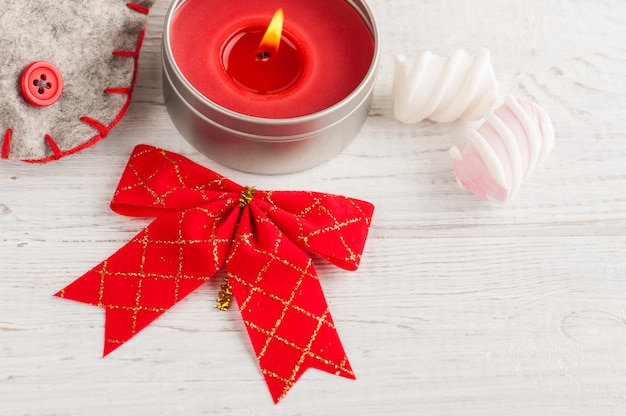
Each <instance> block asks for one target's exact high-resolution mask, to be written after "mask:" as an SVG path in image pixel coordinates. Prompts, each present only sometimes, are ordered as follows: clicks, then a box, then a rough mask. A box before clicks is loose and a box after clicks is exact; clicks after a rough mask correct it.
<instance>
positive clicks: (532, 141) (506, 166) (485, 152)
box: [450, 95, 554, 202]
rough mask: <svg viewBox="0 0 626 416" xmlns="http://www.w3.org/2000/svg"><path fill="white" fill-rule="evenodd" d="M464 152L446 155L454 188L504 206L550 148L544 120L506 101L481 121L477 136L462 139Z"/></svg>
mask: <svg viewBox="0 0 626 416" xmlns="http://www.w3.org/2000/svg"><path fill="white" fill-rule="evenodd" d="M465 136H466V138H467V144H466V145H465V147H464V148H463V152H461V151H459V149H457V148H456V147H452V148H451V149H450V156H451V158H452V168H453V170H454V174H455V176H456V179H457V182H458V183H459V184H460V185H461V186H462V187H463V188H465V189H467V190H468V191H470V192H472V193H474V194H476V195H478V196H479V197H481V198H483V199H488V200H491V201H497V202H505V201H507V200H509V199H510V198H511V197H513V196H514V195H515V194H516V193H517V191H518V189H519V187H520V185H521V183H522V181H523V180H524V179H525V178H526V177H527V176H528V175H529V174H530V173H531V172H532V171H533V169H534V168H535V166H536V165H537V163H539V162H541V161H542V160H544V159H545V158H546V156H547V155H548V154H549V153H550V152H551V151H552V148H553V147H554V128H553V126H552V122H551V121H550V117H549V116H548V114H547V113H546V112H545V110H543V109H542V108H541V107H539V106H538V105H537V104H535V103H533V102H530V101H528V100H525V99H521V98H515V97H513V96H511V95H509V96H507V97H506V100H505V102H504V104H502V105H501V106H500V107H498V108H496V109H495V110H493V111H490V112H489V113H487V114H486V115H485V122H484V123H483V124H482V125H481V126H480V128H479V129H478V130H474V129H469V130H467V131H466V134H465Z"/></svg>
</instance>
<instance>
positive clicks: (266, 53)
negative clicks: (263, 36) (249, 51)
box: [256, 51, 272, 61]
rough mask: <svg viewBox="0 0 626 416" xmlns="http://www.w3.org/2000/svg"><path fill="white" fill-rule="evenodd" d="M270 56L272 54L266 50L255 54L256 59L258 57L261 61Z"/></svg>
mask: <svg viewBox="0 0 626 416" xmlns="http://www.w3.org/2000/svg"><path fill="white" fill-rule="evenodd" d="M270 56H272V54H271V53H269V52H267V51H264V52H259V53H257V55H256V57H257V59H260V60H262V61H267V60H268V59H270Z"/></svg>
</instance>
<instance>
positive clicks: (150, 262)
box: [56, 145, 374, 402]
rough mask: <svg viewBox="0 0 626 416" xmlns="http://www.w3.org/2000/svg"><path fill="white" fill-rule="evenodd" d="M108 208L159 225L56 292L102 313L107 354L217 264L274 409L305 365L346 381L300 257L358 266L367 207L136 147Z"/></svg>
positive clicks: (326, 314) (333, 334) (340, 354)
mask: <svg viewBox="0 0 626 416" xmlns="http://www.w3.org/2000/svg"><path fill="white" fill-rule="evenodd" d="M111 209H112V210H114V211H115V212H117V213H120V214H123V215H129V216H141V217H145V216H154V217H156V219H155V220H154V221H153V222H152V223H150V224H149V225H148V226H147V227H146V228H144V229H143V231H141V232H140V233H139V234H138V235H136V236H135V237H134V238H133V239H132V240H131V241H129V242H128V243H127V244H126V245H125V246H123V247H122V248H121V249H120V250H118V251H117V252H116V253H114V254H113V255H112V256H111V257H109V258H108V259H106V260H104V261H103V262H102V263H100V264H99V265H98V266H96V267H95V268H93V269H92V270H90V271H89V272H87V273H86V274H84V275H83V276H82V277H80V278H78V279H77V280H75V281H74V282H73V283H71V284H70V285H68V286H67V287H66V288H65V289H63V290H61V291H60V292H58V293H57V294H56V296H59V297H62V298H68V299H73V300H76V301H79V302H84V303H89V304H91V305H96V306H99V307H101V308H104V309H105V311H106V324H105V342H104V355H105V356H106V355H107V354H109V353H110V352H112V351H113V350H115V349H116V348H118V347H119V346H120V345H122V344H123V343H125V342H126V341H128V340H129V339H130V338H132V337H133V336H134V335H135V334H137V332H139V331H141V330H142V329H143V328H145V327H146V326H147V325H149V324H150V323H151V322H152V321H153V320H155V319H156V318H157V317H159V316H160V315H161V314H162V313H164V312H165V311H167V310H168V309H169V308H171V307H172V306H174V305H175V304H176V303H177V302H179V301H180V300H182V299H183V298H184V297H185V296H187V295H188V294H189V293H191V292H192V291H194V290H195V289H196V288H198V287H199V286H200V285H201V284H202V283H204V282H205V281H207V280H208V279H209V278H211V276H213V275H214V274H215V273H216V272H217V271H218V270H219V269H220V268H221V267H222V265H223V264H224V263H225V264H226V273H227V280H228V283H229V284H230V287H229V288H228V290H230V289H231V288H232V293H233V295H234V296H235V298H236V300H237V303H238V305H239V309H240V311H241V315H242V318H243V321H244V323H245V326H246V329H247V330H248V335H249V337H250V340H251V341H252V346H253V348H254V351H255V352H256V355H257V359H258V362H259V366H260V367H261V371H262V372H263V375H264V376H265V380H266V382H267V385H268V387H269V389H270V392H271V394H272V397H273V399H274V401H275V402H278V401H279V400H280V399H282V398H283V397H284V396H285V394H286V393H287V391H288V390H289V389H290V388H291V387H292V386H293V384H294V383H295V382H296V381H297V380H298V378H299V377H300V376H301V375H302V374H303V373H304V371H305V370H306V369H307V368H309V367H314V368H318V369H321V370H324V371H327V372H330V373H334V374H337V375H340V376H343V377H348V378H354V374H353V372H352V370H351V368H350V364H349V363H348V358H347V356H346V354H345V352H344V350H343V347H342V345H341V341H340V340H339V336H338V334H337V331H336V329H335V325H334V323H333V320H332V318H331V316H330V311H329V309H328V305H327V304H326V299H325V298H324V294H323V292H322V288H321V286H320V282H319V278H318V276H317V274H316V272H315V268H314V267H313V262H312V260H311V258H310V257H309V255H308V254H307V252H308V253H311V254H314V255H316V256H319V257H321V258H324V259H326V260H328V261H329V262H331V263H333V264H335V265H337V266H339V267H342V268H344V269H348V270H355V269H356V268H357V267H358V265H359V261H360V259H361V253H362V251H363V246H364V244H365V239H366V237H367V232H368V229H369V225H370V220H371V216H372V213H373V209H374V207H373V206H372V205H371V204H370V203H368V202H365V201H360V200H356V199H351V198H346V197H343V196H337V195H329V194H321V193H316V192H283V191H257V190H254V188H245V187H242V186H240V185H238V184H236V183H234V182H232V181H230V180H228V179H226V178H224V177H223V176H220V175H218V174H216V173H215V172H212V171H210V170H208V169H206V168H204V167H202V166H200V165H197V164H196V163H194V162H192V161H191V160H189V159H187V158H185V157H183V156H181V155H178V154H176V153H171V152H168V151H165V150H162V149H157V148H155V147H151V146H146V145H140V146H137V147H136V148H135V150H134V152H133V154H132V156H131V158H130V160H129V162H128V165H127V167H126V170H125V171H124V173H123V175H122V178H121V180H120V183H119V185H118V188H117V190H116V192H115V195H114V197H113V201H112V202H111ZM222 294H223V293H222Z"/></svg>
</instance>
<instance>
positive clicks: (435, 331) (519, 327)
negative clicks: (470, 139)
mask: <svg viewBox="0 0 626 416" xmlns="http://www.w3.org/2000/svg"><path fill="white" fill-rule="evenodd" d="M369 4H370V6H371V8H372V10H373V12H374V15H375V16H376V19H377V22H378V25H379V30H380V37H381V53H382V55H381V66H380V72H379V77H378V80H377V85H376V89H375V98H374V104H373V108H372V110H371V113H370V117H369V119H368V121H367V123H366V125H365V127H364V129H363V130H362V132H361V133H360V135H359V137H358V138H357V140H355V141H354V143H352V144H351V145H350V146H349V147H348V148H347V149H346V150H345V151H344V152H343V153H342V154H341V155H339V156H338V157H336V158H334V159H333V160H331V161H329V162H327V163H325V164H323V165H321V166H319V167H316V168H313V169H311V170H308V171H305V172H301V173H296V174H291V175H280V176H255V175H251V174H246V173H242V172H237V171H233V170H231V169H228V168H225V167H222V166H220V165H218V164H217V163H215V162H213V161H211V160H209V159H207V158H205V157H204V156H202V155H200V154H198V153H197V152H195V151H194V150H193V148H191V146H189V145H188V144H187V143H186V142H185V141H184V140H182V139H181V137H180V135H179V134H178V133H177V131H176V130H175V128H174V127H173V126H172V124H171V122H170V120H169V117H168V116H167V113H166V111H165V108H164V106H163V100H162V97H161V73H160V65H161V64H160V39H161V32H162V24H163V18H164V14H165V11H166V9H167V6H168V2H167V1H165V0H159V1H157V3H156V5H155V6H154V8H153V10H152V12H151V15H150V18H149V19H150V20H149V26H148V31H147V34H146V40H145V44H144V48H143V50H142V54H141V57H140V73H139V80H138V86H137V90H136V92H135V95H134V99H133V104H132V105H131V108H130V110H129V112H128V114H127V116H126V118H125V119H124V120H123V121H122V122H121V123H120V124H119V125H118V127H117V128H116V129H115V130H114V131H113V132H112V133H111V135H110V136H109V137H108V138H107V139H106V140H105V141H103V142H101V143H99V144H97V145H96V146H95V147H93V148H90V149H87V150H86V151H83V152H81V153H79V154H77V155H75V156H72V157H69V158H66V159H63V160H61V161H58V162H53V163H50V164H46V165H35V166H33V165H27V164H23V163H7V162H4V163H2V164H0V414H2V415H11V416H18V415H23V416H26V415H36V416H52V415H64V416H66V415H80V416H84V415H90V416H98V415H119V416H126V415H150V414H151V415H182V414H185V415H218V414H219V415H227V414H232V415H270V414H271V415H316V416H319V415H331V414H341V415H343V414H354V415H379V414H392V415H482V416H484V415H494V416H495V415H568V416H572V415H590V414H602V415H622V414H624V409H626V260H625V258H626V257H625V256H624V254H625V253H626V192H624V191H625V190H626V163H625V162H624V161H625V160H626V117H624V108H626V71H625V70H624V69H625V66H626V29H624V26H623V18H624V16H626V3H625V2H623V1H620V0H603V1H600V0H599V1H593V2H591V1H587V2H581V1H574V0H569V1H568V0H559V1H556V0H555V1H550V2H545V1H539V0H529V1H526V2H519V1H515V0H484V1H481V2H480V3H479V2H476V1H470V0H448V1H445V0H442V1H426V0H423V1H422V0H420V1H415V0H370V1H369ZM480 46H485V47H487V48H488V49H490V51H491V53H492V61H493V64H494V67H495V70H496V76H497V78H498V80H499V82H500V86H501V90H502V92H501V96H504V94H505V93H513V94H518V95H522V96H526V97H528V98H530V99H532V100H535V101H536V102H538V103H539V104H540V105H541V106H543V107H544V108H545V109H546V110H547V111H548V113H549V114H550V115H551V116H552V118H553V122H554V125H555V128H556V131H557V144H556V148H555V150H554V152H553V154H552V155H551V156H550V158H549V159H548V160H547V161H546V162H545V163H543V164H542V165H540V166H539V167H538V168H537V170H536V171H535V172H534V173H533V174H532V175H531V176H530V177H529V178H528V179H527V180H526V181H525V182H524V183H523V185H522V187H521V189H520V192H519V194H518V195H517V196H516V198H515V199H514V200H513V201H511V202H510V203H508V204H507V205H504V206H495V205H491V204H489V203H485V202H483V201H480V200H478V199H477V198H476V197H474V196H473V195H471V194H468V193H466V192H464V191H461V190H459V189H458V188H457V187H456V184H455V180H454V177H453V175H452V170H451V166H450V161H449V158H448V154H447V151H448V149H449V148H450V147H451V146H452V145H457V146H461V145H463V143H464V139H463V134H462V133H463V130H464V129H465V128H466V127H467V124H465V123H461V122H458V123H452V124H445V125H441V124H436V123H432V122H423V123H420V124H416V125H402V124H399V123H398V122H396V121H395V120H394V118H393V113H392V108H391V107H392V97H391V83H392V74H393V61H392V58H393V55H394V54H397V53H401V54H405V55H415V54H418V53H419V52H420V51H422V50H425V49H429V50H432V51H433V52H434V53H437V54H440V55H445V54H450V53H452V52H453V51H454V50H456V49H459V48H463V49H466V50H467V51H468V52H470V53H472V52H474V51H475V50H476V49H477V48H478V47H480ZM139 143H148V144H152V145H156V146H161V147H164V148H167V149H169V150H172V151H176V152H180V153H182V154H184V155H186V156H188V157H190V158H192V159H193V160H195V161H198V162H200V163H202V164H204V165H206V166H208V167H209V168H212V169H215V170H217V171H218V172H220V173H222V174H224V175H227V176H229V177H230V178H232V179H233V180H235V181H237V182H239V183H242V184H246V185H255V186H257V187H258V188H260V189H309V190H316V191H323V192H332V193H339V194H346V195H350V196H353V197H357V198H362V199H367V200H369V201H371V202H372V203H374V204H375V205H376V213H375V217H374V223H373V228H372V231H371V236H370V239H369V241H368V244H367V246H366V251H365V254H364V260H363V263H362V266H361V268H360V269H359V270H358V271H356V272H352V273H349V272H344V271H340V270H338V269H336V268H334V267H332V266H329V265H327V264H323V263H322V262H318V263H317V267H318V269H319V274H320V276H321V279H322V284H323V286H324V290H325V293H326V295H327V299H328V302H329V305H330V307H331V310H332V313H333V317H334V319H335V322H336V324H337V326H338V328H339V333H340V336H341V339H342V341H343V343H344V346H345V348H346V351H347V353H348V356H349V357H350V360H351V363H352V367H353V368H354V370H355V372H356V376H357V380H356V381H351V380H345V379H342V378H339V377H334V376H330V375H328V374H324V373H321V372H317V371H315V370H312V371H309V372H307V373H306V374H305V375H304V376H303V378H302V379H301V381H299V382H298V383H297V384H296V386H295V387H294V388H293V389H292V391H291V392H290V393H289V394H288V395H287V397H286V398H285V399H284V401H283V402H281V403H280V404H279V405H278V406H274V404H273V403H272V401H271V398H270V396H269V393H268V391H267V388H266V386H265V384H264V381H263V378H262V375H261V374H260V372H259V370H258V367H257V365H256V362H255V360H254V355H253V353H252V350H251V347H250V345H249V342H248V340H247V336H246V334H245V331H244V328H243V324H242V322H241V321H240V319H239V315H238V313H237V311H230V312H227V313H223V312H218V311H216V310H215V309H213V302H214V298H215V296H216V294H217V291H218V289H219V279H215V281H213V282H210V283H209V284H207V285H205V286H203V287H202V288H201V289H200V290H198V291H197V292H195V293H193V294H192V295H190V296H189V297H188V298H186V299H185V300H184V301H182V302H181V303H180V304H179V305H177V306H176V307H174V308H173V309H172V310H171V311H170V312H169V313H167V314H165V315H164V316H163V317H161V318H159V319H158V320H157V321H156V322H155V323H154V324H153V325H151V326H150V327H148V328H147V329H146V330H144V331H143V332H142V333H141V334H140V336H137V337H135V338H134V339H133V340H131V341H130V342H129V343H128V344H126V345H125V346H124V347H123V348H120V349H119V350H117V351H116V352H115V353H114V354H111V355H110V356H109V357H107V358H106V359H101V358H100V354H101V348H102V337H103V323H104V314H103V313H102V310H100V309H98V308H93V307H89V306H86V305H81V304H78V303H72V302H68V301H64V300H61V299H58V298H53V297H52V294H53V293H55V292H56V291H57V290H59V289H60V288H62V287H63V286H64V285H66V284H68V283H69V282H71V281H72V280H73V279H75V278H76V277H78V276H80V275H81V274H82V273H83V272H85V271H86V270H88V269H89V268H90V267H92V266H94V265H95V264H97V263H98V262H99V261H100V260H102V259H104V258H105V257H106V256H108V255H109V254H111V253H112V252H113V251H115V250H116V249H117V248H118V247H120V246H121V245H122V244H124V243H125V242H126V241H127V240H129V239H130V238H131V237H132V236H133V235H134V234H136V233H137V232H138V231H139V230H140V229H141V228H142V227H143V226H144V225H145V224H146V223H147V220H142V219H129V218H124V217H121V216H118V215H116V214H114V213H113V212H111V211H110V210H109V208H108V202H109V200H110V198H111V196H112V193H113V190H114V189H115V186H116V184H117V181H118V179H119V175H120V173H121V171H122V169H123V167H124V165H125V163H126V161H127V159H128V156H129V155H130V152H131V150H132V148H133V147H134V146H135V145H136V144H139Z"/></svg>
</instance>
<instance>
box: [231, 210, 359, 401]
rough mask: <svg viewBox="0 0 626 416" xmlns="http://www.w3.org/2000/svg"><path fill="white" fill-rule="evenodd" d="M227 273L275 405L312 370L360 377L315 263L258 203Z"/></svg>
mask: <svg viewBox="0 0 626 416" xmlns="http://www.w3.org/2000/svg"><path fill="white" fill-rule="evenodd" d="M226 271H227V274H228V278H229V281H230V283H231V286H232V290H233V293H234V296H235V299H236V300H237V303H238V305H239V309H240V311H241V315H242V318H243V321H244V323H245V326H246V329H247V331H248V335H249V337H250V340H251V342H252V346H253V348H254V351H255V353H256V356H257V360H258V363H259V366H260V368H261V371H262V373H263V375H264V377H265V380H266V383H267V385H268V388H269V390H270V393H271V395H272V397H273V399H274V402H278V401H280V400H281V399H282V398H283V397H284V396H285V395H286V394H287V392H288V391H289V389H290V388H291V387H292V386H293V385H294V384H295V382H296V381H297V380H298V378H299V377H300V376H301V375H302V374H303V373H304V372H305V370H306V369H307V368H311V367H313V368H317V369H320V370H323V371H326V372H329V373H332V374H336V375H339V376H343V377H347V378H354V373H353V372H352V369H351V367H350V364H349V362H348V358H347V356H346V353H345V352H344V349H343V346H342V345H341V341H340V339H339V335H338V334H337V330H336V328H335V324H334V323H333V320H332V317H331V315H330V311H329V308H328V305H327V303H326V299H325V298H324V293H323V292H322V287H321V285H320V281H319V278H318V276H317V274H316V272H315V268H314V267H313V262H312V259H311V258H310V257H309V256H308V255H307V254H306V253H305V252H304V251H302V250H301V249H300V248H298V247H297V246H296V245H295V244H294V243H293V242H292V241H290V240H289V239H288V238H287V237H286V236H285V235H284V234H283V233H282V232H281V231H280V230H279V229H278V227H277V226H276V225H275V224H274V223H272V222H271V221H270V220H269V219H268V217H267V216H265V214H264V213H263V212H262V211H261V210H260V209H259V208H257V207H256V206H255V203H254V202H252V203H251V204H250V205H248V206H246V207H245V208H243V212H242V215H241V218H240V222H239V227H238V230H237V234H236V236H235V239H234V241H233V245H232V246H231V251H230V254H229V256H228V259H227V262H226Z"/></svg>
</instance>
